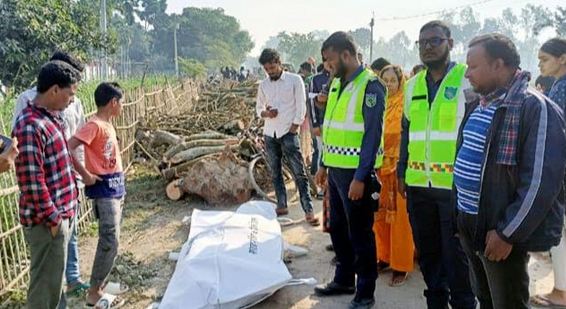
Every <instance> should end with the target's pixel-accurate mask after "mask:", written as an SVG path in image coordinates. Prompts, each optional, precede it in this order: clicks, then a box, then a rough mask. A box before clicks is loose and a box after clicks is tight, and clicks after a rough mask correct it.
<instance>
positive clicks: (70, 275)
mask: <svg viewBox="0 0 566 309" xmlns="http://www.w3.org/2000/svg"><path fill="white" fill-rule="evenodd" d="M72 220H74V222H73V224H71V235H70V238H69V244H68V247H67V264H66V266H65V279H66V281H67V285H73V284H76V283H78V282H79V281H80V280H81V272H80V268H79V244H78V239H77V224H78V217H77V216H75V217H74V218H73V219H72Z"/></svg>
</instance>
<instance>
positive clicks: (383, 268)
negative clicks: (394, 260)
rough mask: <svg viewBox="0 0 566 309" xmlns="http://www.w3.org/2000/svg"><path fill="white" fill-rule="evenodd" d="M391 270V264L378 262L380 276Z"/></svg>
mask: <svg viewBox="0 0 566 309" xmlns="http://www.w3.org/2000/svg"><path fill="white" fill-rule="evenodd" d="M390 269H391V267H389V263H387V262H383V261H379V262H377V273H378V274H380V273H382V272H386V271H388V270H390Z"/></svg>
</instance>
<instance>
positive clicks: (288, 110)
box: [256, 48, 319, 226]
mask: <svg viewBox="0 0 566 309" xmlns="http://www.w3.org/2000/svg"><path fill="white" fill-rule="evenodd" d="M259 63H260V64H261V65H262V66H263V69H264V70H265V72H266V73H267V75H268V77H267V78H266V79H264V80H263V81H262V82H261V83H260V85H259V89H258V94H257V104H256V111H257V115H258V116H259V117H262V118H263V119H265V125H264V129H263V134H264V135H265V146H266V149H267V160H268V163H269V166H270V168H271V172H272V180H273V186H274V187H275V194H276V195H277V209H276V212H277V215H279V216H282V215H286V214H288V213H289V211H288V210H287V192H286V189H285V183H284V180H283V174H282V169H281V160H282V158H283V156H285V158H286V159H287V161H288V162H289V165H290V168H291V172H292V173H293V177H294V178H295V184H296V187H297V188H298V189H299V194H300V197H301V206H302V207H303V210H304V211H305V219H306V221H307V222H308V223H310V224H311V225H312V226H318V225H319V221H318V219H317V218H316V217H315V216H314V213H313V207H312V199H311V196H310V193H309V185H308V178H307V174H306V171H305V166H304V163H303V156H302V154H301V147H300V146H299V145H300V142H299V136H298V130H299V126H300V125H301V124H302V123H303V121H304V120H305V114H306V105H305V101H306V94H305V85H304V84H303V80H302V79H301V77H300V76H299V75H297V74H294V73H290V72H285V71H284V70H283V66H282V65H281V57H280V56H279V53H278V52H277V51H276V50H274V49H271V48H267V49H265V50H263V52H262V53H261V56H260V57H259Z"/></svg>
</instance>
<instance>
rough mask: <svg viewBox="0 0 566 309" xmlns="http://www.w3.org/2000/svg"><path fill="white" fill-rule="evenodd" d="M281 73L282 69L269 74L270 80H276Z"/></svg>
mask: <svg viewBox="0 0 566 309" xmlns="http://www.w3.org/2000/svg"><path fill="white" fill-rule="evenodd" d="M282 74H283V71H281V72H279V73H276V74H273V75H272V74H269V79H271V80H272V81H276V80H278V79H279V78H281V75H282Z"/></svg>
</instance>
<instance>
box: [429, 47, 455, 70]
mask: <svg viewBox="0 0 566 309" xmlns="http://www.w3.org/2000/svg"><path fill="white" fill-rule="evenodd" d="M449 57H450V50H449V49H446V52H445V53H444V55H442V58H440V59H438V60H432V61H427V62H423V63H424V65H425V66H426V67H427V69H429V70H437V69H441V68H442V67H443V66H444V64H446V62H447V60H448V59H449Z"/></svg>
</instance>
